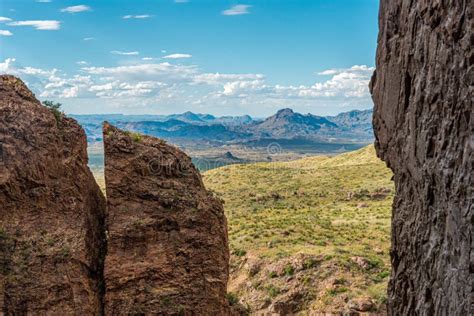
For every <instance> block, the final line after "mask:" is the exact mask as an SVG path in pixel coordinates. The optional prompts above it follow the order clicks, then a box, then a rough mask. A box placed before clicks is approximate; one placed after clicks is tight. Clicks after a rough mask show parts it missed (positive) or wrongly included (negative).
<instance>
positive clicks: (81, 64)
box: [76, 60, 89, 66]
mask: <svg viewBox="0 0 474 316" xmlns="http://www.w3.org/2000/svg"><path fill="white" fill-rule="evenodd" d="M76 64H78V65H80V66H86V65H89V63H88V62H87V61H84V60H80V61H77V62H76Z"/></svg>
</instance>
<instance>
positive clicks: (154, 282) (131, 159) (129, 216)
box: [104, 123, 229, 315]
mask: <svg viewBox="0 0 474 316" xmlns="http://www.w3.org/2000/svg"><path fill="white" fill-rule="evenodd" d="M104 146H105V179H106V184H107V188H106V191H107V204H108V228H109V230H108V238H109V239H108V240H109V243H108V255H107V258H106V263H105V277H106V299H105V309H106V313H107V314H109V315H116V314H120V313H124V314H143V313H144V314H150V313H159V314H160V315H175V314H185V315H188V314H189V315H190V314H193V315H226V314H228V313H229V311H228V309H227V301H226V287H227V279H228V260H229V250H228V245H227V223H226V219H225V216H224V212H223V208H222V204H221V202H220V201H219V200H218V199H216V198H215V197H213V195H212V194H211V193H209V192H208V191H206V189H205V188H204V185H203V183H202V180H201V177H200V175H199V172H198V171H197V170H196V169H195V167H194V166H193V165H192V163H191V159H190V158H189V157H188V156H186V155H185V154H184V153H183V152H182V151H180V150H178V149H177V148H175V147H173V146H170V145H167V144H166V143H165V142H164V141H162V140H160V139H157V138H153V137H147V136H142V135H140V134H134V133H129V132H124V131H122V130H119V129H117V128H114V127H112V126H111V125H109V124H107V123H105V124H104Z"/></svg>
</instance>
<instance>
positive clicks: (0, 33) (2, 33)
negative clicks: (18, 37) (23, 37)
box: [0, 30, 13, 36]
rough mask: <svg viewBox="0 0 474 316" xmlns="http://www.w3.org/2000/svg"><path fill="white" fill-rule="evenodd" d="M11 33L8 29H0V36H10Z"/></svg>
mask: <svg viewBox="0 0 474 316" xmlns="http://www.w3.org/2000/svg"><path fill="white" fill-rule="evenodd" d="M12 35H13V33H12V32H10V31H9V30H0V36H12Z"/></svg>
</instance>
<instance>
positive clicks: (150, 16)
mask: <svg viewBox="0 0 474 316" xmlns="http://www.w3.org/2000/svg"><path fill="white" fill-rule="evenodd" d="M152 17H153V15H149V14H141V15H124V16H123V17H122V19H126V20H127V19H149V18H152Z"/></svg>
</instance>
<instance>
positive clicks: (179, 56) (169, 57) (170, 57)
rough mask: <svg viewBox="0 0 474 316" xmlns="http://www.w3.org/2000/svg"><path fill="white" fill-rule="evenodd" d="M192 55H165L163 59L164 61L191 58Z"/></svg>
mask: <svg viewBox="0 0 474 316" xmlns="http://www.w3.org/2000/svg"><path fill="white" fill-rule="evenodd" d="M191 57H193V55H190V54H171V55H166V56H164V57H163V58H166V59H182V58H191Z"/></svg>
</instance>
